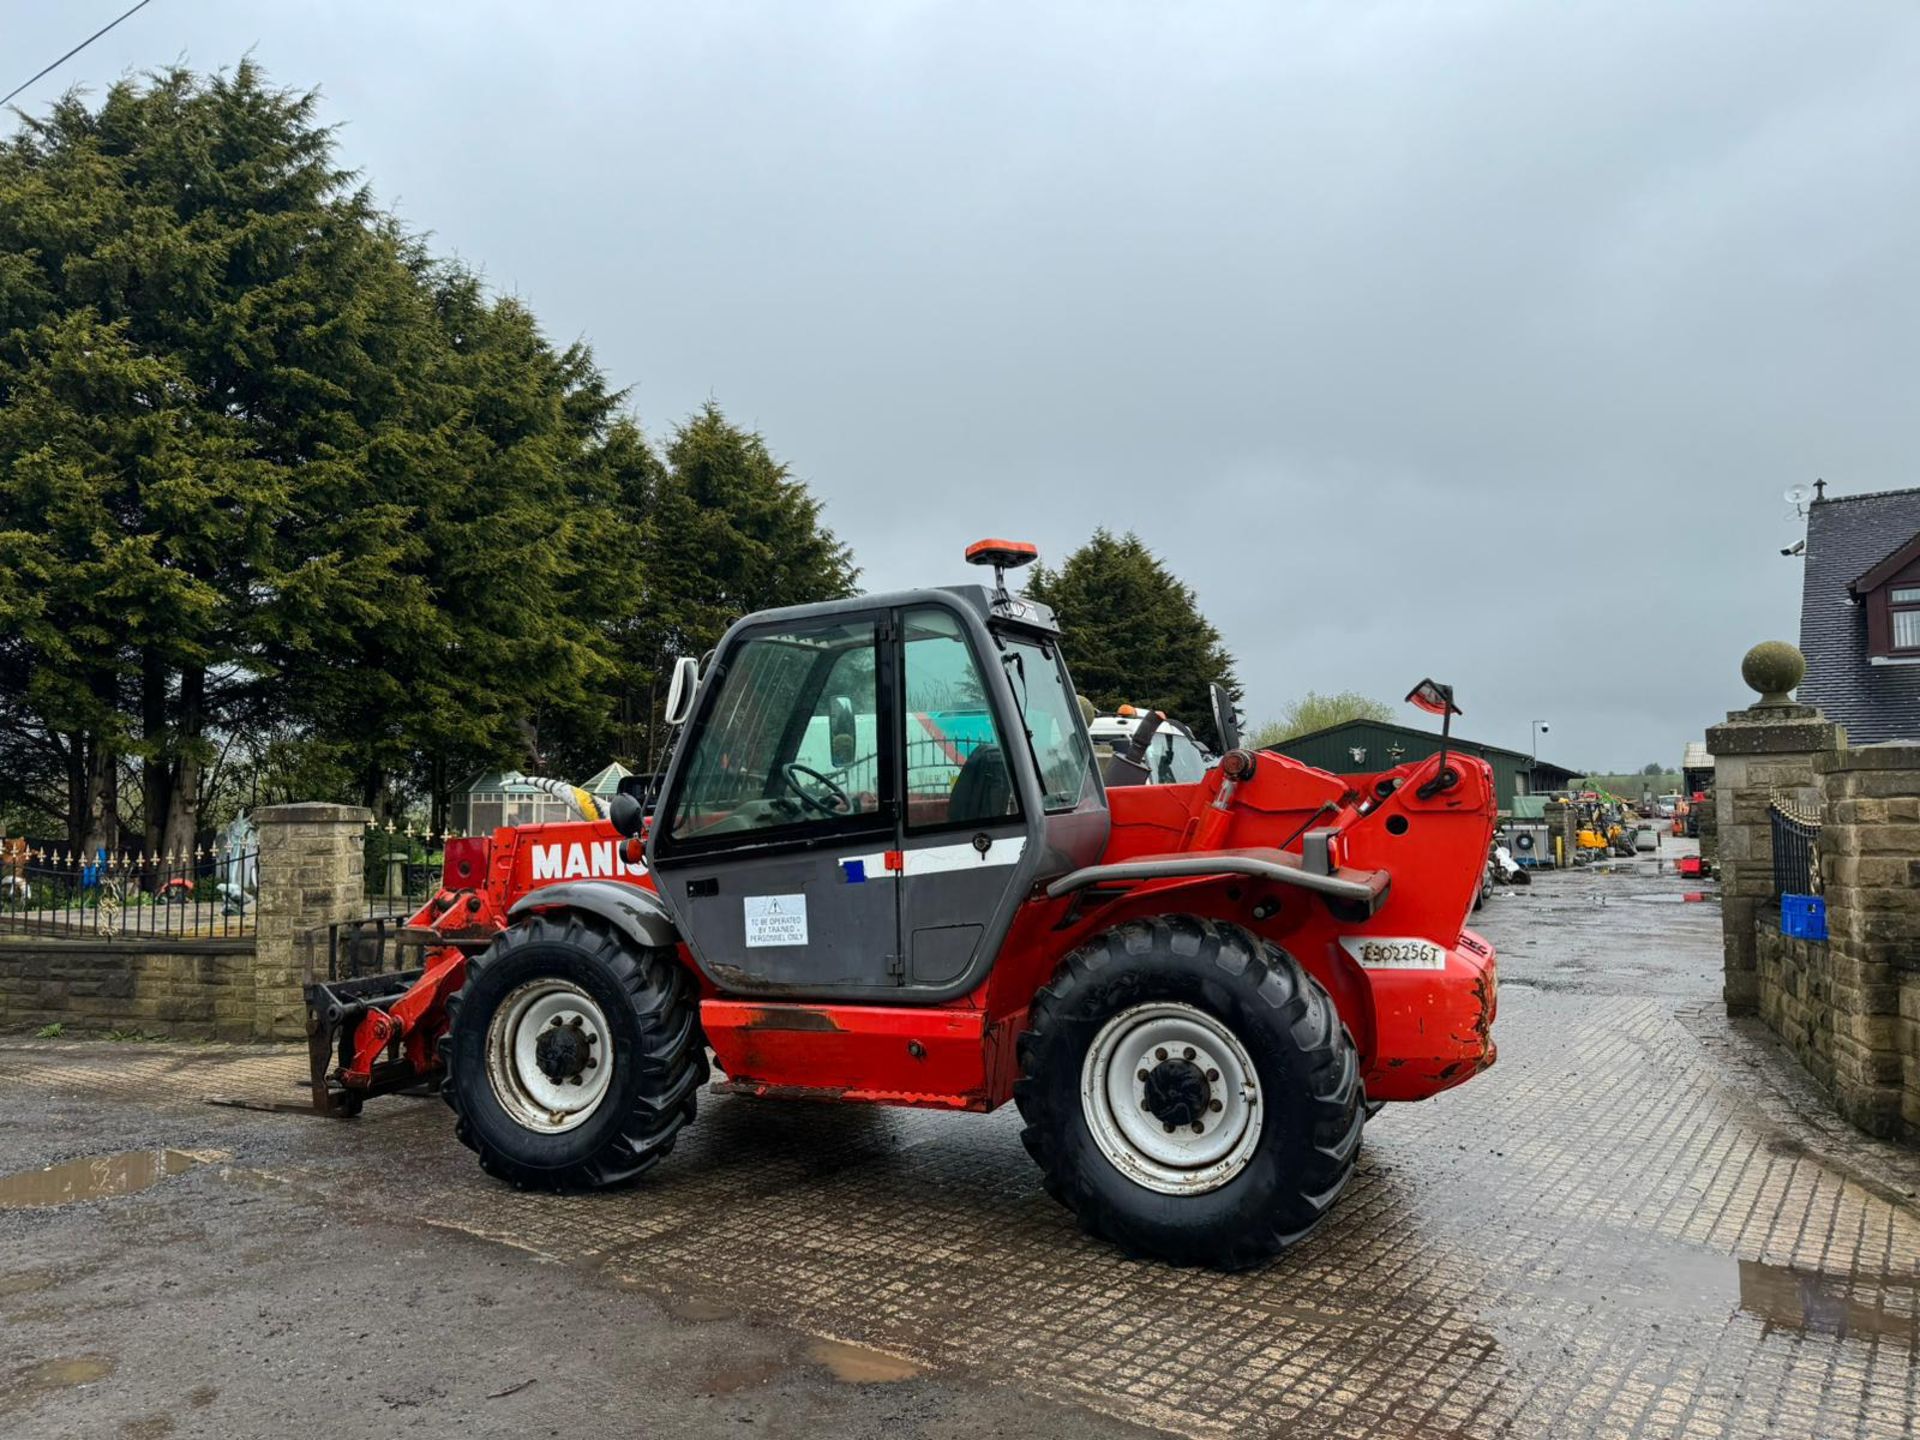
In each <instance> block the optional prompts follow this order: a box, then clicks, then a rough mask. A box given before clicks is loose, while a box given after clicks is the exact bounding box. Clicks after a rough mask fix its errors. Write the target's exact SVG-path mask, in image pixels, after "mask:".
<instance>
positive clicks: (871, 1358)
mask: <svg viewBox="0 0 1920 1440" xmlns="http://www.w3.org/2000/svg"><path fill="white" fill-rule="evenodd" d="M807 1358H808V1359H809V1360H812V1361H813V1362H814V1363H816V1364H819V1365H824V1366H826V1367H827V1369H828V1370H829V1371H831V1372H832V1374H833V1378H834V1379H836V1380H843V1381H845V1382H846V1383H847V1384H849V1385H888V1384H893V1383H894V1382H896V1381H900V1380H911V1379H913V1378H914V1377H916V1376H918V1375H922V1374H925V1373H926V1368H927V1367H926V1366H924V1365H921V1364H918V1363H916V1362H915V1361H912V1360H908V1359H906V1358H905V1357H903V1356H899V1355H889V1354H888V1353H887V1352H886V1351H884V1350H873V1349H869V1348H868V1347H867V1346H865V1345H850V1344H848V1343H847V1342H846V1341H844V1340H813V1341H809V1342H808V1344H807Z"/></svg>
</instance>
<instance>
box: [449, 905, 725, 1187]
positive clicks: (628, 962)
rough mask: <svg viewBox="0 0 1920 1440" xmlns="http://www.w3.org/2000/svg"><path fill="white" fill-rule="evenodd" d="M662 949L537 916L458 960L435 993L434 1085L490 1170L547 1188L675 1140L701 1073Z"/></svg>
mask: <svg viewBox="0 0 1920 1440" xmlns="http://www.w3.org/2000/svg"><path fill="white" fill-rule="evenodd" d="M699 1022H700V1017H699V1007H698V1004H697V1002H696V999H695V996H694V992H693V987H692V985H691V984H690V983H689V981H688V978H687V974H686V972H685V971H684V970H683V969H682V968H681V966H680V964H679V961H678V959H677V958H676V956H675V953H674V951H673V950H672V949H671V948H659V949H648V948H645V947H642V946H638V945H635V944H633V943H632V942H631V941H629V940H627V939H626V938H625V937H623V936H620V935H617V934H615V933H614V932H613V931H611V930H609V929H607V928H606V927H605V926H603V925H601V924H600V923H599V922H598V921H596V920H593V919H591V918H589V917H586V916H582V915H578V914H571V913H561V914H555V915H535V916H531V917H529V918H528V919H526V920H523V921H521V922H519V923H518V924H515V925H514V926H513V927H512V928H510V929H508V930H505V931H503V932H502V933H501V934H500V935H499V936H497V937H496V938H495V939H494V942H493V943H492V944H491V945H489V946H488V947H487V948H486V950H485V951H483V952H482V953H481V954H479V955H476V956H474V957H473V958H472V959H471V960H469V961H468V962H467V979H466V984H465V985H463V986H462V987H461V989H460V991H459V993H458V994H456V995H455V996H454V997H453V998H452V999H451V1000H450V1001H448V1004H447V1033H446V1036H445V1037H444V1038H443V1039H442V1040H441V1042H440V1056H441V1060H442V1062H443V1063H444V1065H445V1067H446V1078H445V1080H444V1081H443V1082H442V1084H441V1087H440V1093H441V1094H442V1095H443V1096H445V1097H446V1101H447V1104H448V1105H450V1106H452V1107H453V1112H454V1114H455V1115H456V1116H458V1117H459V1123H458V1125H457V1127H456V1134H458V1136H459V1138H460V1142H461V1144H463V1145H465V1146H466V1147H467V1148H468V1149H470V1150H472V1151H474V1152H475V1153H476V1154H478V1155H479V1157H480V1166H481V1168H482V1169H484V1170H485V1171H486V1172H487V1173H488V1174H490V1175H496V1176H498V1177H500V1178H501V1179H503V1180H507V1181H510V1182H512V1183H513V1184H515V1185H519V1186H523V1187H533V1188H539V1189H546V1190H575V1189H596V1190H597V1189H604V1188H606V1187H608V1186H613V1185H622V1184H625V1183H627V1182H628V1181H631V1180H633V1179H634V1178H635V1177H636V1176H638V1175H640V1174H641V1172H643V1171H645V1170H647V1169H648V1168H649V1167H651V1166H652V1165H654V1164H655V1163H657V1162H658V1161H659V1160H660V1159H661V1158H662V1157H664V1156H665V1155H666V1154H667V1153H668V1152H669V1151H671V1150H672V1149H673V1143H674V1141H675V1139H676V1138H678V1136H679V1134H680V1131H681V1130H682V1129H683V1128H684V1127H685V1126H686V1125H688V1124H689V1123H690V1122H691V1121H692V1120H693V1117H694V1108H695V1103H696V1093H697V1091H698V1089H699V1087H700V1085H701V1084H702V1083H703V1082H704V1081H705V1080H706V1078H707V1054H706V1045H705V1042H704V1040H703V1038H702V1036H701V1033H700V1023H699Z"/></svg>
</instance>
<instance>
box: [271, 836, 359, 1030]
mask: <svg viewBox="0 0 1920 1440" xmlns="http://www.w3.org/2000/svg"><path fill="white" fill-rule="evenodd" d="M370 818H371V812H369V811H367V810H363V809H361V808H360V807H359V806H357V805H322V804H301V805H268V806H265V807H263V808H262V809H259V810H256V811H254V812H253V823H254V826H255V828H256V830H257V831H258V832H259V836H260V870H259V875H260V879H259V887H260V897H259V901H258V904H257V907H256V909H255V912H254V927H255V936H256V950H255V956H254V981H253V985H254V1018H253V1037H254V1039H256V1040H301V1039H304V1038H306V1033H307V1027H306V1002H305V998H304V996H303V995H302V993H301V987H302V985H303V984H304V982H305V973H304V966H305V950H304V943H303V942H304V939H305V936H306V935H307V933H308V932H309V931H312V930H316V929H324V928H325V927H326V926H328V925H331V924H334V923H335V922H336V921H340V920H350V919H352V918H354V917H355V916H357V915H360V914H362V913H364V911H365V910H366V882H365V879H364V877H363V875H362V873H361V868H362V865H363V863H364V854H365V851H364V848H363V847H364V845H365V839H366V828H367V821H368V820H369V819H370Z"/></svg>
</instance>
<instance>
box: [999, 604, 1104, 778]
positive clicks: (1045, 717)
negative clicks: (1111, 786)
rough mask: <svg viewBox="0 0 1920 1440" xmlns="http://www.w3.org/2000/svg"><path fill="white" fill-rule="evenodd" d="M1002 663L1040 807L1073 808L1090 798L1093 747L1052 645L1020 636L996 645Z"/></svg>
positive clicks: (1064, 669) (1071, 689)
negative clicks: (1030, 757) (1029, 749)
mask: <svg viewBox="0 0 1920 1440" xmlns="http://www.w3.org/2000/svg"><path fill="white" fill-rule="evenodd" d="M1001 650H1002V661H1003V663H1004V664H1005V665H1006V667H1007V678H1008V679H1009V680H1010V681H1012V683H1013V694H1014V699H1015V701H1016V702H1017V703H1018V704H1019V706H1020V715H1021V719H1022V720H1023V721H1024V723H1025V725H1026V730H1027V740H1028V743H1029V744H1030V745H1031V746H1032V747H1033V760H1034V765H1035V767H1036V768H1037V769H1038V771H1039V774H1040V792H1041V797H1042V803H1044V804H1045V806H1046V808H1047V813H1048V814H1057V813H1059V812H1062V811H1067V810H1076V809H1078V808H1079V807H1080V805H1081V804H1082V803H1083V802H1084V801H1085V800H1086V799H1087V798H1088V797H1089V795H1091V794H1093V793H1094V791H1095V786H1096V785H1097V783H1098V782H1097V781H1096V779H1095V777H1094V763H1093V745H1092V743H1091V742H1090V741H1089V740H1088V739H1087V730H1086V726H1085V724H1084V723H1082V721H1081V719H1080V702H1079V701H1078V700H1076V699H1075V698H1074V693H1073V686H1072V685H1071V684H1069V683H1068V681H1067V672H1066V667H1065V666H1064V665H1062V664H1061V662H1060V655H1059V652H1058V650H1056V649H1055V647H1054V646H1052V645H1047V644H1042V643H1041V642H1039V641H1037V640H1029V639H1027V638H1025V637H1024V636H1007V637H1006V638H1004V639H1003V640H1002V642H1001Z"/></svg>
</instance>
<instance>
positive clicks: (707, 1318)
mask: <svg viewBox="0 0 1920 1440" xmlns="http://www.w3.org/2000/svg"><path fill="white" fill-rule="evenodd" d="M658 1298H659V1300H660V1305H661V1308H662V1309H664V1310H665V1311H666V1312H667V1314H668V1315H670V1316H672V1317H673V1318H674V1319H675V1320H683V1321H685V1322H686V1323H687V1324H689V1325H711V1324H713V1323H714V1322H715V1321H718V1320H734V1319H738V1318H739V1314H740V1312H739V1311H737V1310H734V1309H731V1308H730V1307H728V1306H725V1305H721V1304H718V1303H717V1302H715V1301H712V1300H702V1299H699V1298H698V1297H696V1296H679V1295H675V1296H664V1295H663V1296H660V1297H658Z"/></svg>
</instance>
